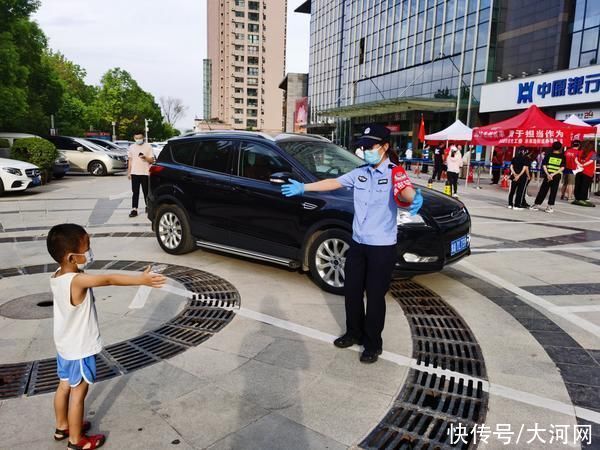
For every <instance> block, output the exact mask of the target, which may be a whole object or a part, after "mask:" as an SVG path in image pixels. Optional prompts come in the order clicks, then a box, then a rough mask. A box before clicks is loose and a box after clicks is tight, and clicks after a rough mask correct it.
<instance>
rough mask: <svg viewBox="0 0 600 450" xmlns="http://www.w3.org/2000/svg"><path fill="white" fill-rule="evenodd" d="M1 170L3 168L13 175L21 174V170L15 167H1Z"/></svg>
mask: <svg viewBox="0 0 600 450" xmlns="http://www.w3.org/2000/svg"><path fill="white" fill-rule="evenodd" d="M2 170H4V171H5V172H8V173H10V174H13V175H19V176H21V175H23V172H21V169H17V168H16V167H3V168H2Z"/></svg>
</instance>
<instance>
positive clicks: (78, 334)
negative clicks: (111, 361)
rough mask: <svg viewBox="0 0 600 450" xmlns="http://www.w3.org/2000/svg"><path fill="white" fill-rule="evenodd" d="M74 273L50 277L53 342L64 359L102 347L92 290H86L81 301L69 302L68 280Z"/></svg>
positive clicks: (86, 354)
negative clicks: (75, 304) (52, 305)
mask: <svg viewBox="0 0 600 450" xmlns="http://www.w3.org/2000/svg"><path fill="white" fill-rule="evenodd" d="M76 275H77V273H66V274H64V275H60V276H56V275H55V276H53V277H52V278H50V287H51V288H52V295H53V296H54V343H55V345H56V351H57V352H58V354H59V355H60V356H61V357H63V358H64V359H69V360H73V359H81V358H86V357H88V356H92V355H95V354H96V353H100V352H101V351H102V340H101V339H100V329H99V327H98V315H97V313H96V305H95V300H94V293H93V292H92V289H88V290H87V294H86V296H85V299H84V300H83V302H82V303H81V304H79V305H77V306H73V305H72V304H71V282H72V281H73V278H74V277H75V276H76Z"/></svg>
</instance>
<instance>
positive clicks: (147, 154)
mask: <svg viewBox="0 0 600 450" xmlns="http://www.w3.org/2000/svg"><path fill="white" fill-rule="evenodd" d="M133 139H134V141H135V143H134V144H131V145H130V146H129V148H128V149H127V177H128V178H129V179H130V180H131V192H132V194H133V195H132V198H131V212H130V213H129V217H136V216H137V215H138V202H139V198H140V186H141V187H142V192H143V193H144V203H145V204H147V199H148V178H149V177H150V166H151V165H152V164H154V161H155V159H154V152H153V151H152V146H151V145H150V144H148V143H147V142H145V141H144V134H143V133H135V134H134V135H133Z"/></svg>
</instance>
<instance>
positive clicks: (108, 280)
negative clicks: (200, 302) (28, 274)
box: [46, 223, 166, 450]
mask: <svg viewBox="0 0 600 450" xmlns="http://www.w3.org/2000/svg"><path fill="white" fill-rule="evenodd" d="M46 245H47V247H48V253H50V256H52V258H53V259H54V260H55V261H56V262H58V263H59V264H60V268H59V269H58V270H57V271H56V272H55V273H54V275H53V276H52V277H51V279H50V286H51V288H52V295H53V297H54V343H55V345H56V351H57V356H56V365H57V372H58V377H59V378H60V383H59V385H58V389H57V390H56V395H55V396H54V413H55V415H56V431H55V433H54V439H55V440H57V441H62V440H64V439H67V438H68V439H69V444H68V446H67V448H69V449H73V450H93V449H96V448H98V447H101V446H102V445H103V444H104V441H105V436H104V435H101V434H97V435H91V436H86V435H85V432H86V431H88V430H89V428H90V423H89V422H83V415H84V400H85V396H86V394H87V391H88V386H89V385H90V384H92V383H93V382H94V381H95V379H96V354H98V353H100V351H101V350H102V341H101V340H100V331H99V328H98V317H97V314H96V306H95V303H94V293H93V292H92V288H94V287H100V286H141V285H145V286H150V287H154V288H160V287H162V286H164V284H165V280H166V279H165V277H164V276H163V275H158V274H154V273H150V268H148V269H146V271H144V272H143V273H142V274H140V275H138V276H129V275H116V274H107V275H88V274H86V273H85V272H83V269H85V267H87V266H89V265H90V264H91V263H92V262H93V261H94V256H93V254H92V251H91V249H90V237H89V235H88V234H87V233H86V231H85V230H84V229H83V227H81V226H79V225H76V224H70V223H65V224H61V225H56V226H54V227H52V229H51V230H50V232H49V233H48V238H47V240H46Z"/></svg>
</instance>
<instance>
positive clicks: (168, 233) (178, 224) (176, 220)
mask: <svg viewBox="0 0 600 450" xmlns="http://www.w3.org/2000/svg"><path fill="white" fill-rule="evenodd" d="M154 220H155V221H154V230H155V232H156V239H157V240H158V243H159V244H160V246H161V247H162V249H163V250H164V251H165V252H167V253H170V254H172V255H182V254H184V253H189V252H191V251H192V250H194V249H195V248H196V243H195V242H194V237H193V236H192V232H191V229H190V223H189V221H188V218H187V216H186V214H185V212H184V211H183V210H182V209H181V208H180V207H179V206H177V205H163V206H161V207H159V208H158V211H157V212H156V219H154Z"/></svg>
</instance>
